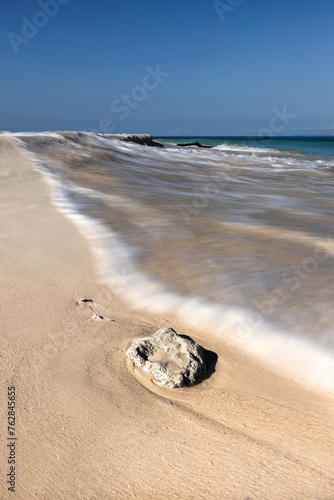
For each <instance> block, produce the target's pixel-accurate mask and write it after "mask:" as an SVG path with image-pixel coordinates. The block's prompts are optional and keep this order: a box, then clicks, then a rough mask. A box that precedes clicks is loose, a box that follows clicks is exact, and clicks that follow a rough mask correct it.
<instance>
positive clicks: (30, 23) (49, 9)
mask: <svg viewBox="0 0 334 500" xmlns="http://www.w3.org/2000/svg"><path fill="white" fill-rule="evenodd" d="M69 2H70V0H39V1H38V2H37V3H38V5H39V7H40V8H41V10H37V11H36V12H35V13H34V14H33V16H32V17H31V19H28V18H27V17H25V16H24V17H22V18H21V20H22V23H23V24H22V28H21V33H20V34H17V33H13V32H12V31H10V32H9V33H8V34H7V38H8V40H9V42H10V44H11V46H12V48H13V50H14V52H15V54H18V52H19V47H20V45H22V44H25V45H26V44H27V43H28V42H29V40H31V39H32V38H35V36H36V35H37V34H38V32H39V30H40V29H41V28H44V26H46V25H47V24H48V22H49V20H50V18H53V17H55V16H56V15H57V14H58V12H59V9H60V6H61V5H66V4H67V3H69Z"/></svg>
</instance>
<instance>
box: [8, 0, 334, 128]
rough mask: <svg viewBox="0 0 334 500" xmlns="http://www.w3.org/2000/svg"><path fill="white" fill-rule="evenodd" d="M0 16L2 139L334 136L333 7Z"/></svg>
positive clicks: (181, 0)
mask: <svg viewBox="0 0 334 500" xmlns="http://www.w3.org/2000/svg"><path fill="white" fill-rule="evenodd" d="M1 4H2V7H1V11H2V12H1V19H0V37H1V44H0V58H1V59H0V60H1V76H0V113H1V114H0V130H9V131H24V130H26V131H32V130H34V131H42V130H88V131H90V130H95V131H100V132H115V133H118V132H134V133H140V132H143V133H146V132H149V133H152V134H153V135H155V136H159V135H188V134H189V135H257V134H258V133H259V131H261V130H264V129H268V128H269V129H271V130H273V129H274V131H275V134H277V135H294V134H297V135H309V134H312V135H317V134H322V135H327V134H331V135H334V64H333V55H334V38H333V33H334V29H333V26H334V2H333V0H321V1H316V0H306V1H305V0H303V1H302V0H215V1H213V0H123V1H120V0H95V1H93V0H36V1H35V0H2V2H1ZM275 116H278V117H279V119H275ZM282 116H283V118H282Z"/></svg>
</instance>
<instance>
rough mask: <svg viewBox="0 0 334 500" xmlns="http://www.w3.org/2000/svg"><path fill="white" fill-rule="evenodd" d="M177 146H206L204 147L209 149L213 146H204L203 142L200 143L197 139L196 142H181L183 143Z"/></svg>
mask: <svg viewBox="0 0 334 500" xmlns="http://www.w3.org/2000/svg"><path fill="white" fill-rule="evenodd" d="M177 146H186V147H188V146H189V147H194V146H195V147H196V148H206V149H211V148H213V147H214V146H204V145H203V144H200V143H199V142H198V141H196V142H186V143H183V144H177Z"/></svg>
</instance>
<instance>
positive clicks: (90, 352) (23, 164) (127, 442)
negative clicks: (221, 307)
mask: <svg viewBox="0 0 334 500" xmlns="http://www.w3.org/2000/svg"><path fill="white" fill-rule="evenodd" d="M13 141H15V139H14V138H6V137H2V138H1V141H0V195H1V196H0V206H1V218H0V245H1V259H0V276H1V283H2V286H1V290H0V304H1V324H2V328H1V381H2V391H1V406H2V408H3V409H6V407H7V400H6V396H7V386H15V388H16V398H17V399H16V403H17V406H16V417H17V425H16V435H17V438H18V439H17V447H16V454H17V463H16V474H17V479H16V494H15V498H17V499H22V500H23V499H24V500H26V499H27V498H38V499H43V500H44V499H45V500H49V499H63V498H67V499H79V498H80V499H81V498H85V499H114V498H116V499H117V498H119V499H127V498H129V499H131V498H137V499H161V498H163V497H166V498H168V499H183V500H185V499H192V498H196V499H207V498H212V499H217V500H218V499H219V500H220V499H227V500H229V499H240V500H245V499H252V500H255V499H261V500H264V499H268V500H269V499H270V500H272V499H282V500H283V499H284V500H287V499H294V500H296V499H300V500H302V499H303V500H305V499H315V498H316V499H333V497H334V472H333V471H334V456H333V449H334V430H333V421H334V405H333V401H332V400H331V399H329V398H327V397H325V396H323V395H319V394H316V393H314V392H311V391H307V390H306V389H303V388H301V387H300V386H298V385H297V384H296V383H294V382H292V381H289V380H287V379H285V378H283V377H280V376H279V375H277V374H274V373H272V372H271V371H270V370H269V369H268V368H266V367H264V366H262V365H260V364H259V363H258V362H256V361H254V360H252V359H250V358H248V357H246V356H245V355H243V354H240V353H238V352H236V351H234V350H231V349H230V348H228V347H227V346H222V345H221V344H217V343H215V340H214V337H212V338H210V339H208V338H207V336H205V335H204V334H203V336H201V335H199V334H198V333H196V332H193V331H191V330H189V328H187V327H186V326H185V325H183V324H181V323H179V322H178V321H177V320H176V319H174V318H172V317H168V318H165V317H159V316H149V315H148V314H145V313H138V312H134V311H133V310H132V309H131V304H126V303H124V302H122V300H121V298H120V297H118V296H117V295H116V294H114V293H113V290H111V289H109V288H108V287H106V286H105V285H101V284H99V283H98V282H97V280H96V274H95V272H96V262H95V261H94V257H93V255H92V254H91V253H90V250H89V246H88V243H87V242H86V240H85V239H84V238H83V237H82V235H81V234H80V233H79V232H78V230H77V228H76V227H75V226H74V225H73V224H72V223H71V222H70V221H69V220H68V219H67V218H65V217H64V216H63V215H61V214H60V213H59V212H57V210H56V209H55V208H54V207H53V205H52V204H51V202H50V194H49V191H48V187H47V185H46V184H45V182H44V180H43V178H42V176H41V175H40V173H39V172H37V171H35V170H34V169H33V167H32V165H31V164H30V163H29V162H27V161H26V158H25V157H24V156H23V155H22V156H21V155H20V154H19V153H17V151H16V148H13V146H12V145H13ZM82 299H91V300H93V302H82ZM94 313H95V314H98V315H100V316H103V318H104V320H95V319H93V315H94ZM163 326H172V327H173V328H175V330H176V331H177V332H178V333H181V334H187V335H190V336H191V337H192V338H193V339H194V340H196V341H197V342H198V343H200V344H201V345H202V346H203V347H204V348H205V349H207V350H211V351H213V352H215V353H216V354H217V356H218V360H217V363H216V365H215V371H214V373H213V374H212V375H211V377H209V378H208V379H206V380H205V381H204V382H203V383H201V384H199V385H197V386H195V387H192V388H189V389H163V388H159V387H158V386H156V385H154V384H153V383H152V382H151V381H150V380H147V379H144V378H143V377H142V375H141V373H140V372H139V371H138V370H137V369H136V370H129V369H128V365H127V363H126V356H125V351H126V349H127V348H128V346H129V345H130V343H131V342H132V340H133V339H134V338H138V337H141V336H147V335H150V334H152V333H154V332H155V331H156V330H157V329H158V328H160V327H163ZM6 418H7V415H6V413H5V410H4V411H2V413H1V421H2V429H3V432H2V446H1V468H2V470H4V472H5V474H7V472H9V465H8V463H7V455H8V452H7V450H6V446H5V444H4V443H5V442H6V437H7V430H6V426H7V421H6ZM5 474H2V481H1V485H0V488H1V490H0V497H1V498H13V494H12V493H11V492H8V490H7V485H6V483H5V479H4V476H5Z"/></svg>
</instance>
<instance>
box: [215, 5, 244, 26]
mask: <svg viewBox="0 0 334 500" xmlns="http://www.w3.org/2000/svg"><path fill="white" fill-rule="evenodd" d="M242 2H243V0H226V1H224V2H222V1H221V0H214V1H213V2H212V5H213V7H214V9H215V11H216V13H217V15H218V17H219V19H220V20H221V21H224V20H225V16H226V14H227V13H231V12H233V11H234V10H235V8H236V7H238V6H239V5H240V4H241V3H242Z"/></svg>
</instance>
